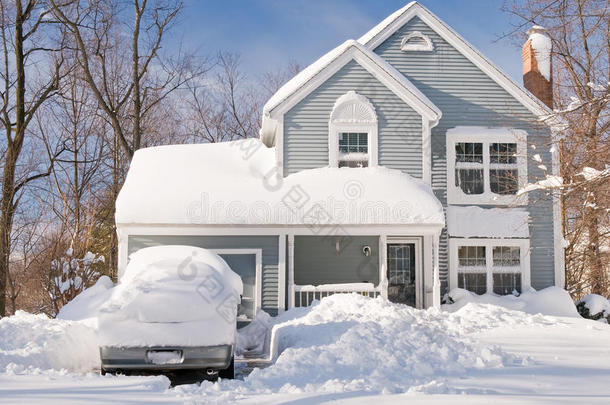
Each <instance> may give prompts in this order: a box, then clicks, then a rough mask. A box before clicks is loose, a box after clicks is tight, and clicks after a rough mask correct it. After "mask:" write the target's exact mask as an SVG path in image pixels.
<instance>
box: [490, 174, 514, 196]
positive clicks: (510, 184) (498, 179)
mask: <svg viewBox="0 0 610 405" xmlns="http://www.w3.org/2000/svg"><path fill="white" fill-rule="evenodd" d="M518 180H519V171H518V170H505V169H492V170H490V171H489V187H490V189H491V191H492V193H496V194H503V195H504V194H516V193H517V189H518V183H519V182H518Z"/></svg>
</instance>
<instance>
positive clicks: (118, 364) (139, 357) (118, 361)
mask: <svg viewBox="0 0 610 405" xmlns="http://www.w3.org/2000/svg"><path fill="white" fill-rule="evenodd" d="M149 351H175V352H180V353H181V358H180V360H179V361H178V362H176V363H173V364H155V363H153V361H151V360H150V359H149V356H148V355H147V352H149ZM232 357H233V347H232V346H231V345H220V346H199V347H179V346H172V347H111V346H103V347H100V358H101V362H102V369H103V370H151V371H152V370H194V369H207V370H224V369H226V368H227V367H229V365H230V363H231V358H232Z"/></svg>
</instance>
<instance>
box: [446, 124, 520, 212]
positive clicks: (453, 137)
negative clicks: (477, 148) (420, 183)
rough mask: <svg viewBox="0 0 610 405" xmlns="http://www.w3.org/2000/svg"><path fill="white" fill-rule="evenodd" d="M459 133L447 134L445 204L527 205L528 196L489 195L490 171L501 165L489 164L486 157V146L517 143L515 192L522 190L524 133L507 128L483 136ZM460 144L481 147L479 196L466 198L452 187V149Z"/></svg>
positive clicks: (453, 163) (487, 147)
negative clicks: (481, 180) (481, 186)
mask: <svg viewBox="0 0 610 405" xmlns="http://www.w3.org/2000/svg"><path fill="white" fill-rule="evenodd" d="M462 131H463V130H461V131H460V132H458V133H452V132H451V130H449V131H447V202H448V203H449V204H489V205H527V202H528V198H527V193H524V194H522V195H520V196H517V195H516V194H509V195H506V194H496V193H494V192H492V191H491V184H490V171H491V169H494V168H500V166H504V165H503V164H496V163H493V164H492V163H490V155H489V145H490V144H492V143H516V144H517V164H516V166H515V168H516V169H517V170H518V171H519V178H518V184H517V188H518V189H521V188H523V187H524V186H525V184H526V183H527V142H526V140H527V134H526V133H525V131H521V130H511V129H509V128H489V129H487V130H486V132H485V131H482V130H481V129H480V128H476V129H474V130H473V133H472V134H467V133H465V132H462ZM461 142H466V143H482V144H483V165H482V167H483V193H482V194H466V193H464V191H462V189H461V188H460V187H459V186H456V185H455V166H456V162H455V158H456V154H455V145H456V144H457V143H461ZM506 166H508V165H506ZM510 166H513V164H510Z"/></svg>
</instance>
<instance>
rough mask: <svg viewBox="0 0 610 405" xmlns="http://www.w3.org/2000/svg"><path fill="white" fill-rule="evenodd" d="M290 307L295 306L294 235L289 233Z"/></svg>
mask: <svg viewBox="0 0 610 405" xmlns="http://www.w3.org/2000/svg"><path fill="white" fill-rule="evenodd" d="M288 294H289V295H288V309H292V308H294V235H293V234H289V235H288Z"/></svg>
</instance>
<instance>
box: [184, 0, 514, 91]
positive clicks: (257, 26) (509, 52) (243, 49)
mask: <svg viewBox="0 0 610 405" xmlns="http://www.w3.org/2000/svg"><path fill="white" fill-rule="evenodd" d="M407 2H408V1H407V0H185V10H184V11H185V12H184V14H183V16H182V17H181V20H180V21H179V25H178V26H177V27H175V28H174V35H177V36H178V37H179V38H181V39H182V40H183V41H184V43H185V45H186V46H187V47H188V48H197V49H198V50H199V51H200V52H202V53H210V54H213V53H215V52H216V51H217V50H219V49H222V50H226V51H231V52H238V53H240V54H241V56H242V63H243V64H242V68H243V69H244V71H245V72H246V73H247V74H248V75H249V76H252V77H255V76H256V75H260V74H262V73H264V72H268V71H275V70H277V69H278V68H281V67H283V66H285V65H286V64H287V63H288V62H289V61H290V60H295V61H296V62H298V63H299V64H300V65H301V66H302V67H303V66H306V65H308V64H309V63H311V62H313V61H314V60H316V59H317V58H318V57H320V56H322V55H323V54H324V53H326V52H327V51H329V50H330V49H332V48H334V47H335V46H337V45H339V44H340V43H342V42H343V41H345V40H346V39H349V38H354V39H357V38H358V37H359V36H360V35H362V34H364V33H365V32H366V31H368V30H369V29H370V28H372V27H373V26H374V25H375V24H377V23H378V22H380V21H381V20H382V19H384V18H385V17H387V16H388V15H389V14H391V13H392V12H394V11H396V10H397V9H399V8H401V7H403V6H404V5H405V4H407ZM421 3H422V4H423V5H424V6H425V7H427V8H428V9H429V10H430V11H432V12H433V13H435V14H436V15H437V16H439V17H440V18H441V19H442V20H443V21H445V22H446V23H447V24H449V25H450V26H452V27H453V28H454V29H455V30H456V31H457V32H459V33H460V34H461V35H462V36H463V37H465V38H466V39H467V40H468V41H469V42H470V43H472V44H473V45H474V46H475V47H477V48H478V49H479V50H480V51H481V52H482V53H483V54H484V55H486V56H487V57H488V58H489V59H491V61H492V62H494V63H495V64H496V65H497V66H499V67H500V68H501V69H502V70H504V71H505V72H506V73H507V74H508V75H509V76H511V77H512V78H513V79H514V80H515V81H516V82H517V83H519V84H521V51H520V49H519V47H518V46H516V44H515V43H514V40H510V39H504V40H501V41H499V42H498V41H496V40H497V38H498V37H499V36H500V35H502V34H503V33H505V32H508V31H510V30H511V29H512V27H511V26H510V24H509V17H508V16H507V15H506V14H505V13H504V12H502V11H501V10H500V7H501V6H502V3H503V2H502V0H422V1H421Z"/></svg>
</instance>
